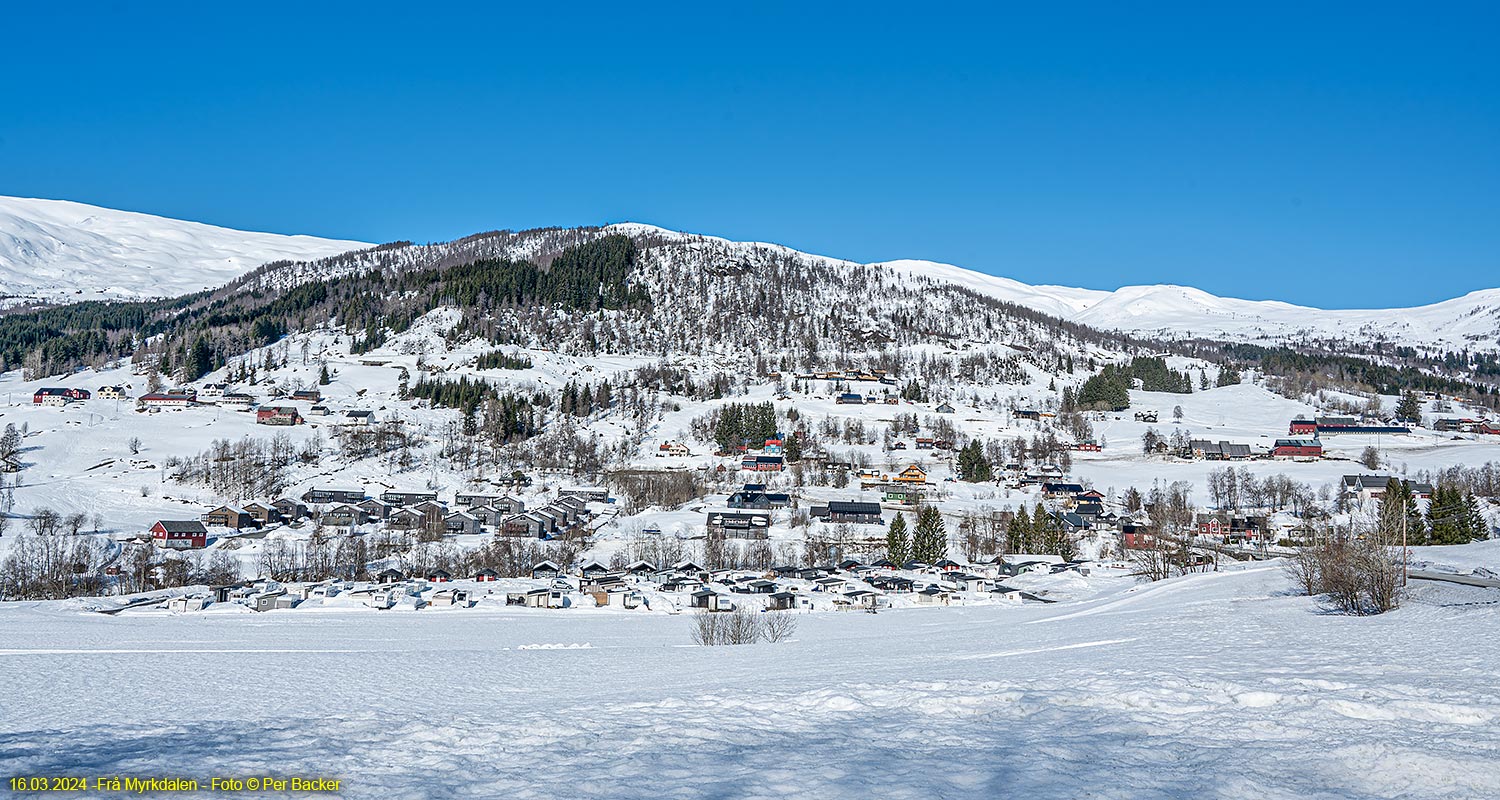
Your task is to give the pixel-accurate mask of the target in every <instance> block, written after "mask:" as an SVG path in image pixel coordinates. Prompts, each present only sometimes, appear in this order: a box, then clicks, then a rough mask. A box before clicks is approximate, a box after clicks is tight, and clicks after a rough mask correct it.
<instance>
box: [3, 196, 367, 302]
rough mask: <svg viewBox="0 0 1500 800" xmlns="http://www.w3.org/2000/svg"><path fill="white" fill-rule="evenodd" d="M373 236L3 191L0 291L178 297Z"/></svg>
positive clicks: (37, 296)
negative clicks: (203, 219) (216, 221)
mask: <svg viewBox="0 0 1500 800" xmlns="http://www.w3.org/2000/svg"><path fill="white" fill-rule="evenodd" d="M369 246H370V245H368V244H366V243H364V242H354V241H344V240H337V239H323V238H318V237H315V236H286V235H282V234H275V233H254V232H246V231H237V230H232V229H229V228H220V227H217V226H214V225H207V224H204V223H200V222H185V221H182V220H175V219H168V218H166V217H158V216H153V215H150V214H141V213H136V212H132V211H116V210H113V209H107V208H100V207H98V206H91V205H86V204H84V203H74V202H70V201H66V200H39V199H31V198H20V197H0V295H4V298H3V299H4V300H5V302H6V303H7V304H8V305H14V304H16V303H18V302H27V301H31V300H36V301H42V302H64V303H65V302H77V301H79V300H101V299H111V300H134V299H141V298H150V297H172V296H176V295H182V294H188V293H190V292H196V291H200V290H202V289H208V288H212V287H215V286H221V285H223V284H225V283H227V282H229V281H231V280H233V279H235V278H237V277H239V276H240V275H243V274H244V273H246V272H248V271H250V270H252V269H254V268H255V267H258V266H260V265H262V264H265V263H267V262H271V261H280V260H293V261H305V260H310V259H316V258H323V257H325V256H331V255H336V254H338V253H343V252H346V251H349V250H358V249H363V248H366V247H369Z"/></svg>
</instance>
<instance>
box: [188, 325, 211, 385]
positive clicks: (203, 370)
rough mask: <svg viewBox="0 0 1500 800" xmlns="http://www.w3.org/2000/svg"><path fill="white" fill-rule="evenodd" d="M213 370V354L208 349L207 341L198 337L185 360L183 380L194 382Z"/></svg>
mask: <svg viewBox="0 0 1500 800" xmlns="http://www.w3.org/2000/svg"><path fill="white" fill-rule="evenodd" d="M213 369H214V354H213V351H212V350H210V349H209V347H208V339H206V338H204V337H202V336H200V337H198V341H196V342H193V351H192V353H191V354H190V355H189V356H188V358H187V360H186V365H185V366H184V371H185V374H184V375H183V379H184V380H187V381H196V380H198V379H199V378H201V377H203V376H204V375H207V374H208V373H210V372H212V371H213Z"/></svg>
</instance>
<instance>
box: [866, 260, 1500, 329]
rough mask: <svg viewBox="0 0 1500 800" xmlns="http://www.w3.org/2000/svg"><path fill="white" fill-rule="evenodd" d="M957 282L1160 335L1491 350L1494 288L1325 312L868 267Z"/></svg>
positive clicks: (913, 264) (951, 269)
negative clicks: (1416, 302)
mask: <svg viewBox="0 0 1500 800" xmlns="http://www.w3.org/2000/svg"><path fill="white" fill-rule="evenodd" d="M870 266H872V267H883V268H887V269H893V270H898V271H902V272H907V273H912V274H918V275H927V276H930V277H933V278H937V279H939V280H944V281H950V282H954V283H961V284H964V285H966V286H969V287H970V288H972V289H974V290H975V291H979V292H983V293H985V294H988V295H990V296H992V297H996V298H999V299H1001V300H1005V301H1007V302H1012V303H1017V304H1019V305H1024V306H1027V307H1028V308H1034V309H1036V310H1038V311H1042V312H1045V313H1048V314H1052V315H1054V316H1058V317H1062V318H1063V319H1067V320H1070V321H1073V322H1078V323H1081V324H1084V325H1088V326H1090V327H1093V328H1100V329H1103V330H1120V331H1126V332H1129V333H1135V334H1141V335H1149V336H1156V337H1160V338H1170V339H1177V338H1193V337H1197V338H1205V339H1222V340H1227V341H1241V342H1259V341H1265V342H1286V341H1296V340H1303V339H1313V340H1336V339H1361V340H1371V339H1385V340H1388V341H1392V342H1396V343H1398V344H1407V345H1413V346H1421V345H1427V346H1433V347H1443V348H1451V349H1462V348H1468V349H1471V350H1472V349H1489V350H1493V349H1496V348H1497V346H1500V345H1497V343H1500V289H1482V290H1479V291H1475V292H1470V293H1469V294H1466V295H1464V296H1462V297H1457V298H1454V299H1451V300H1444V301H1442V302H1440V303H1433V304H1431V305H1426V306H1417V307H1414V308H1385V309H1352V310H1325V309H1320V308H1312V307H1308V306H1299V305H1293V304H1291V303H1283V302H1280V301H1275V300H1241V299H1238V298H1233V297H1219V296H1216V295H1212V294H1209V293H1208V292H1205V291H1203V290H1201V289H1194V288H1192V287H1190V286H1169V285H1163V286H1123V287H1121V288H1119V289H1116V290H1114V291H1100V290H1095V289H1074V288H1070V287H1066V286H1032V285H1029V284H1025V283H1021V282H1019V281H1014V280H1010V279H1008V278H999V277H995V276H992V275H986V274H983V273H978V272H973V271H971V270H967V269H963V268H962V267H955V266H952V265H950V264H938V263H934V262H931V261H911V260H906V261H890V262H884V263H881V264H873V265H870Z"/></svg>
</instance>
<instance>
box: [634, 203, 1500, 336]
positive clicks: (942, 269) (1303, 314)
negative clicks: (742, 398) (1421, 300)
mask: <svg viewBox="0 0 1500 800" xmlns="http://www.w3.org/2000/svg"><path fill="white" fill-rule="evenodd" d="M606 230H609V231H612V232H619V233H626V234H630V235H636V236H645V235H649V236H654V237H666V238H672V237H679V238H681V239H684V240H686V239H700V240H705V241H713V242H716V243H718V244H720V245H722V246H728V247H731V248H743V249H745V250H765V249H771V250H780V251H784V252H785V253H787V254H792V255H797V256H801V257H805V258H819V257H817V256H809V255H808V254H805V253H800V252H798V251H795V250H791V249H790V248H786V247H782V246H780V245H774V244H766V243H763V242H730V241H728V240H725V239H718V238H714V237H700V236H689V235H687V234H681V233H673V232H671V231H666V230H664V229H661V228H655V227H653V226H650V225H641V224H638V223H624V224H620V225H612V226H609V228H607V229H606ZM822 260H824V261H827V262H829V263H832V264H840V265H844V266H846V267H851V268H860V267H862V268H868V269H880V270H888V271H894V272H900V273H903V274H906V275H916V276H923V277H926V278H930V279H932V280H935V281H941V282H944V283H956V284H960V285H962V286H966V287H968V288H970V289H972V290H974V291H976V292H979V293H982V294H985V295H989V296H991V297H994V298H996V299H999V300H1004V301H1006V302H1010V303H1015V304H1017V305H1021V306H1025V307H1027V308H1032V309H1035V310H1037V311H1041V312H1042V313H1045V314H1050V315H1053V316H1056V317H1061V318H1063V319H1066V320H1069V321H1072V322H1077V323H1080V324H1083V325H1088V326H1090V327H1093V328H1099V329H1103V330H1120V331H1125V332H1129V333H1134V334H1138V335H1149V336H1157V337H1161V338H1168V339H1171V338H1194V337H1197V338H1208V339H1223V340H1228V341H1245V342H1284V341H1292V340H1303V339H1322V340H1327V339H1341V338H1359V339H1373V338H1379V337H1384V338H1386V339H1388V340H1391V341H1395V342H1398V343H1400V344H1405V345H1412V346H1422V345H1427V346H1434V347H1443V348H1455V349H1457V348H1469V349H1497V348H1500V289H1483V290H1480V291H1475V292H1471V293H1469V294H1466V295H1464V296H1462V297H1458V298H1454V299H1451V300H1445V301H1443V302H1440V303H1434V304H1431V305H1426V306H1418V307H1415V308H1390V309H1355V310H1325V309H1319V308H1312V307H1308V306H1299V305H1293V304H1291V303H1284V302H1280V301H1275V300H1241V299H1237V298H1232V297H1218V296H1216V295H1212V294H1209V293H1208V292H1205V291H1203V290H1201V289H1195V288H1192V287H1188V286H1170V285H1159V286H1124V287H1121V288H1119V289H1116V290H1114V291H1102V290H1097V289H1079V288H1072V287H1068V286H1053V285H1036V286H1033V285H1030V284H1026V283H1022V282H1020V281H1016V280H1012V279H1010V278H1004V277H998V276H994V275H988V274H985V273H982V272H975V271H973V270H969V269H965V268H963V267H958V266H954V265H952V264H941V263H937V262H933V261H922V260H912V259H904V260H895V261H882V262H876V263H872V264H856V263H854V262H849V261H840V260H838V259H832V258H826V257H823V258H822Z"/></svg>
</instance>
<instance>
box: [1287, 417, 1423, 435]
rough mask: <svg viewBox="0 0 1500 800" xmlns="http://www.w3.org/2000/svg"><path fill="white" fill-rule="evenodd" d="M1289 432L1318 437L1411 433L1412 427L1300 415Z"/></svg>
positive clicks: (1343, 418) (1357, 419) (1372, 420)
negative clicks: (1348, 434)
mask: <svg viewBox="0 0 1500 800" xmlns="http://www.w3.org/2000/svg"><path fill="white" fill-rule="evenodd" d="M1287 433H1288V434H1289V435H1292V436H1307V435H1311V436H1313V437H1317V436H1320V435H1322V434H1325V433H1411V428H1409V427H1407V426H1405V425H1393V424H1389V423H1386V422H1384V421H1381V420H1374V419H1361V418H1359V417H1349V416H1327V417H1316V418H1314V419H1308V418H1306V417H1298V418H1296V419H1294V420H1292V421H1291V422H1290V423H1289V424H1288V425H1287Z"/></svg>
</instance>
